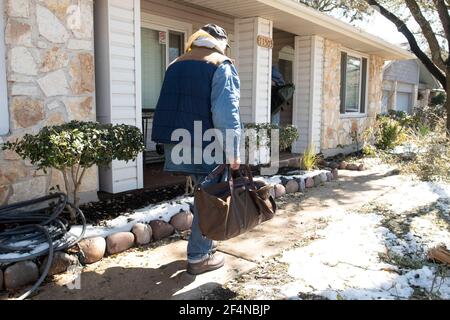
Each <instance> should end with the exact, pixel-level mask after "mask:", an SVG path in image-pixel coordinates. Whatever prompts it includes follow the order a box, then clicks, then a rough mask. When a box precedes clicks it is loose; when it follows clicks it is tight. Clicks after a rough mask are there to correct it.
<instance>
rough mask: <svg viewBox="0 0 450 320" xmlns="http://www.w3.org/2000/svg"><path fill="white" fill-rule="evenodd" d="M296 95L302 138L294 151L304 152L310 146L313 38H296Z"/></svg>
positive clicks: (297, 122) (295, 112)
mask: <svg viewBox="0 0 450 320" xmlns="http://www.w3.org/2000/svg"><path fill="white" fill-rule="evenodd" d="M294 84H295V87H296V90H295V95H294V110H293V123H294V125H295V126H296V127H297V130H298V131H299V135H300V138H299V140H297V141H296V142H295V143H294V145H293V151H294V152H296V153H302V152H303V151H304V150H306V149H307V148H308V141H309V131H310V122H309V116H310V108H309V106H310V91H311V89H310V84H311V38H310V37H296V38H295V59H294Z"/></svg>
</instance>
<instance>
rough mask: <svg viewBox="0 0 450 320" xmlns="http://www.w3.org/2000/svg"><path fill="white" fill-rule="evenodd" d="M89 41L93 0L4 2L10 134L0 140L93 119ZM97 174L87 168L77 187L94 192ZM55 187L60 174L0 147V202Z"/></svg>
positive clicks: (91, 193) (90, 37) (91, 47)
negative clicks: (39, 167) (83, 181)
mask: <svg viewBox="0 0 450 320" xmlns="http://www.w3.org/2000/svg"><path fill="white" fill-rule="evenodd" d="M93 39H94V38H93V0H8V1H6V30H5V43H6V46H7V54H6V60H7V61H6V62H7V80H8V99H9V111H10V134H9V135H6V136H0V143H1V142H2V141H8V140H15V139H17V138H20V137H21V136H23V135H24V134H25V133H36V132H38V131H39V129H41V128H42V127H43V126H46V125H55V124H62V123H64V122H67V121H70V120H85V121H87V120H95V95H94V89H95V88H94V83H95V80H94V42H93V41H94V40H93ZM0 41H3V39H0ZM2 116H3V115H2ZM97 176H98V175H97V169H96V168H93V169H91V170H89V173H88V174H87V176H86V179H85V183H84V184H83V186H82V190H81V191H82V192H86V194H90V195H95V191H96V190H97V184H98V183H97ZM55 185H60V186H61V187H63V185H64V184H63V180H62V176H61V174H60V173H58V172H56V171H55V172H51V171H50V172H49V173H48V174H45V173H44V172H42V171H36V168H35V167H33V166H32V165H31V164H30V163H29V162H28V161H23V160H21V159H20V158H19V157H18V155H17V154H15V153H14V152H7V151H0V205H1V204H5V203H13V202H16V201H21V200H25V199H30V198H34V197H37V196H40V195H43V194H46V193H47V192H48V190H49V188H50V187H52V186H55Z"/></svg>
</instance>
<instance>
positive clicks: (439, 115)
mask: <svg viewBox="0 0 450 320" xmlns="http://www.w3.org/2000/svg"><path fill="white" fill-rule="evenodd" d="M446 113H447V111H446V109H445V106H443V105H429V106H425V107H421V108H417V109H416V110H415V112H414V115H413V116H412V120H411V125H410V127H412V128H415V129H416V128H417V127H419V126H421V125H427V126H428V127H429V128H430V129H431V130H435V129H436V127H437V126H438V125H439V123H440V122H441V120H442V119H445V116H446Z"/></svg>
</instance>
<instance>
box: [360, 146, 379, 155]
mask: <svg viewBox="0 0 450 320" xmlns="http://www.w3.org/2000/svg"><path fill="white" fill-rule="evenodd" d="M362 152H363V155H365V156H367V157H373V156H376V155H377V149H376V148H375V147H374V146H372V145H370V144H367V145H365V146H364V147H363V150H362Z"/></svg>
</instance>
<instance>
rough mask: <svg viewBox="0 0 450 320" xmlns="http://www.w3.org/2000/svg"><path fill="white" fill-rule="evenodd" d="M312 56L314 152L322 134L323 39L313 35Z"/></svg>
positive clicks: (319, 148)
mask: <svg viewBox="0 0 450 320" xmlns="http://www.w3.org/2000/svg"><path fill="white" fill-rule="evenodd" d="M312 45H313V46H314V57H313V61H314V62H313V63H314V65H313V68H314V69H313V72H314V81H313V87H314V88H313V90H314V91H313V94H312V96H313V105H312V110H313V112H312V144H313V146H314V147H315V149H316V152H317V153H319V152H320V151H321V141H322V139H321V135H322V102H323V74H324V56H323V54H324V39H323V38H322V37H318V36H315V37H313V44H312Z"/></svg>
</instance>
